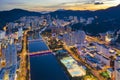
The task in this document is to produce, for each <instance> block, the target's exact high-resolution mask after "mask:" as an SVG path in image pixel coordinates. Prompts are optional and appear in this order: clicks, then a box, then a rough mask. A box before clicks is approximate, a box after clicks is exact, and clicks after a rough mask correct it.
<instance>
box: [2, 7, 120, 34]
mask: <svg viewBox="0 0 120 80" xmlns="http://www.w3.org/2000/svg"><path fill="white" fill-rule="evenodd" d="M45 14H46V15H47V14H50V15H51V16H53V17H56V16H57V17H58V18H59V19H63V18H65V17H68V16H78V17H84V18H88V17H95V16H97V18H96V19H95V22H94V23H93V24H91V25H88V26H85V27H84V29H85V30H86V31H88V32H93V33H94V34H97V33H98V32H105V31H106V30H108V29H116V28H119V27H120V15H119V14H120V5H118V6H115V7H111V8H108V9H104V10H97V11H89V10H85V11H80V10H64V9H59V10H56V11H54V12H49V13H44V15H45ZM40 15H43V14H42V13H39V12H32V11H27V10H22V9H13V10H10V11H0V29H2V27H3V26H4V25H5V24H6V23H7V22H13V21H15V20H17V19H19V18H20V17H23V16H40ZM96 23H99V24H96ZM77 26H80V25H77ZM96 26H97V27H96ZM89 28H90V29H89ZM99 28H100V30H99Z"/></svg>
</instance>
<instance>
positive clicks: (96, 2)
mask: <svg viewBox="0 0 120 80" xmlns="http://www.w3.org/2000/svg"><path fill="white" fill-rule="evenodd" d="M119 4H120V0H75V1H72V0H66V1H63V0H62V1H60V0H57V1H54V0H45V1H39V0H31V1H28V0H17V1H15V0H12V1H9V0H2V1H1V3H0V7H1V9H0V11H6V10H12V9H24V10H29V11H37V12H41V11H56V10H58V9H64V10H90V11H95V10H100V9H107V8H110V7H113V6H117V5H119Z"/></svg>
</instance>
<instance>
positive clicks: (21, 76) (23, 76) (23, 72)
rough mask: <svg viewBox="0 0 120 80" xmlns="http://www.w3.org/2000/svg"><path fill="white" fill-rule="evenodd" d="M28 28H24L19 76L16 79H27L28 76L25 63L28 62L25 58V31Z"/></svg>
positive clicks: (26, 54) (26, 55) (26, 53)
mask: <svg viewBox="0 0 120 80" xmlns="http://www.w3.org/2000/svg"><path fill="white" fill-rule="evenodd" d="M28 31H29V30H26V31H25V32H24V36H23V48H22V52H21V54H20V68H19V70H20V71H19V75H18V76H19V77H18V80H29V79H27V77H28V76H29V73H27V72H28V71H27V70H28V69H29V66H28V65H27V64H29V61H28V59H27V57H28V52H27V32H28Z"/></svg>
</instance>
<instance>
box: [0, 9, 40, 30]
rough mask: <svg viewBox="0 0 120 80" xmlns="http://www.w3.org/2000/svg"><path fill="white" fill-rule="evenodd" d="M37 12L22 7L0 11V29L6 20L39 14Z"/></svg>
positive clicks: (10, 20) (11, 20)
mask: <svg viewBox="0 0 120 80" xmlns="http://www.w3.org/2000/svg"><path fill="white" fill-rule="evenodd" d="M40 15H41V13H39V12H32V11H27V10H22V9H13V10H10V11H0V29H2V28H3V26H5V24H6V23H8V22H13V21H15V20H17V19H19V18H20V17H23V16H40Z"/></svg>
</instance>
